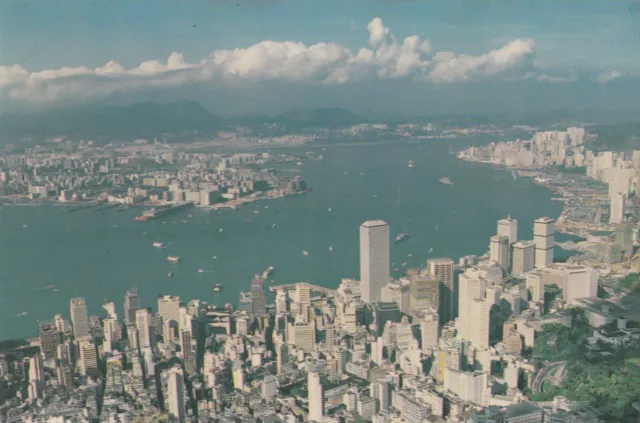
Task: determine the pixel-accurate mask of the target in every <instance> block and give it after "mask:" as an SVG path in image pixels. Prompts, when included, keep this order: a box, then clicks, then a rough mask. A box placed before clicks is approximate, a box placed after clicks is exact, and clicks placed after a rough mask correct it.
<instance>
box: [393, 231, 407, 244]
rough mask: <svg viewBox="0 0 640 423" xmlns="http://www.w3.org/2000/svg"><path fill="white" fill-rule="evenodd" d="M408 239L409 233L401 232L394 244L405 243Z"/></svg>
mask: <svg viewBox="0 0 640 423" xmlns="http://www.w3.org/2000/svg"><path fill="white" fill-rule="evenodd" d="M407 238H409V233H408V232H400V233H399V234H398V236H397V237H396V239H395V241H394V242H395V243H398V242H401V241H404V240H405V239H407Z"/></svg>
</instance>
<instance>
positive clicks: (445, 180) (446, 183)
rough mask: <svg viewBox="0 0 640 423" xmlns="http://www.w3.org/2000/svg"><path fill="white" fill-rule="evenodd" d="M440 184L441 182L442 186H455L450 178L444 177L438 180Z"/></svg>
mask: <svg viewBox="0 0 640 423" xmlns="http://www.w3.org/2000/svg"><path fill="white" fill-rule="evenodd" d="M438 182H440V183H441V184H445V185H453V182H451V180H450V179H449V178H447V177H446V176H443V177H442V178H440V179H439V180H438Z"/></svg>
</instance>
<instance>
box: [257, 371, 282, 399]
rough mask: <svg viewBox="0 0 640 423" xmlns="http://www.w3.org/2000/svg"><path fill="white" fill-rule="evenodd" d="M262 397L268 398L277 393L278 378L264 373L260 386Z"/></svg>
mask: <svg viewBox="0 0 640 423" xmlns="http://www.w3.org/2000/svg"><path fill="white" fill-rule="evenodd" d="M260 391H261V394H262V398H264V399H265V400H267V401H268V400H270V399H271V398H273V397H274V396H276V394H277V393H278V380H277V379H276V377H275V376H274V375H266V376H265V377H264V379H263V380H262V386H261V387H260Z"/></svg>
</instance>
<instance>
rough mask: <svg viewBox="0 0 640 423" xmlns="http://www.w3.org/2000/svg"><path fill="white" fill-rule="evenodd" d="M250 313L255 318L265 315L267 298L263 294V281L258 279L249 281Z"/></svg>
mask: <svg viewBox="0 0 640 423" xmlns="http://www.w3.org/2000/svg"><path fill="white" fill-rule="evenodd" d="M251 312H252V313H253V314H254V315H255V316H262V315H264V314H266V313H267V297H266V294H265V292H264V286H263V280H262V279H259V278H256V279H253V280H252V281H251Z"/></svg>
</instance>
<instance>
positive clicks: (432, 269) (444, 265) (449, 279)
mask: <svg viewBox="0 0 640 423" xmlns="http://www.w3.org/2000/svg"><path fill="white" fill-rule="evenodd" d="M427 268H428V270H429V275H431V277H432V278H434V279H435V280H437V281H438V282H440V301H439V303H440V310H438V314H439V318H440V323H446V322H448V321H450V320H453V299H454V298H455V285H454V283H453V274H454V272H453V270H454V266H453V260H451V259H450V258H434V259H429V260H427Z"/></svg>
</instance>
